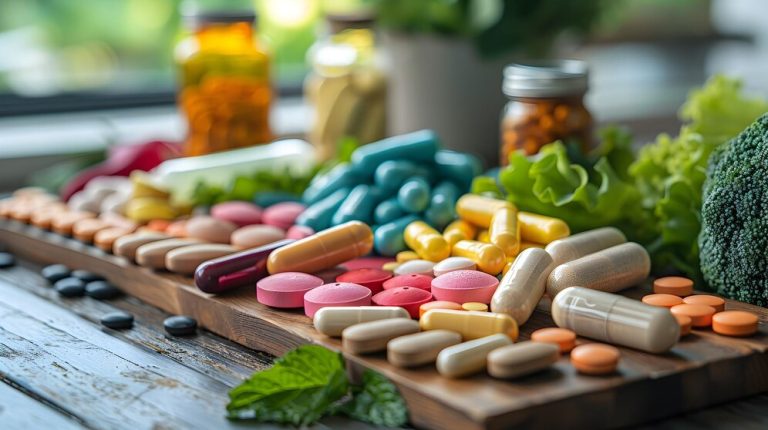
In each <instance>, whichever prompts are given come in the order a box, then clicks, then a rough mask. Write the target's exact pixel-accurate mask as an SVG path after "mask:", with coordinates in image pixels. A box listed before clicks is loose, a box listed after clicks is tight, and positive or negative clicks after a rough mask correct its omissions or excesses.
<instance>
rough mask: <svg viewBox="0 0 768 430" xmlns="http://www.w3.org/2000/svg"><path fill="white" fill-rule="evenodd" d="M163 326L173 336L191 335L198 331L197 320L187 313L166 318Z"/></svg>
mask: <svg viewBox="0 0 768 430" xmlns="http://www.w3.org/2000/svg"><path fill="white" fill-rule="evenodd" d="M163 327H164V328H165V331H167V332H168V334H170V335H171V336H189V335H191V334H195V332H196V331H197V321H196V320H195V319H194V318H190V317H188V316H186V315H175V316H172V317H168V318H166V319H165V321H163Z"/></svg>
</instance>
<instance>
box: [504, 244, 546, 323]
mask: <svg viewBox="0 0 768 430" xmlns="http://www.w3.org/2000/svg"><path fill="white" fill-rule="evenodd" d="M551 270H552V257H550V255H549V253H547V251H544V250H543V249H539V248H528V249H526V250H525V251H523V252H521V253H520V255H518V256H517V258H515V262H514V263H513V264H512V267H511V268H510V269H509V271H508V272H507V274H506V275H504V277H503V278H501V281H500V282H499V286H498V288H496V292H495V293H493V297H492V298H491V311H493V312H499V313H503V314H507V315H509V316H511V317H512V318H514V319H515V321H517V324H518V325H523V324H525V322H526V321H528V318H530V317H531V314H532V313H533V310H534V309H536V304H537V303H539V300H541V296H543V295H544V290H546V287H547V277H548V276H549V272H550V271H551Z"/></svg>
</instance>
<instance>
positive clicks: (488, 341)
mask: <svg viewBox="0 0 768 430" xmlns="http://www.w3.org/2000/svg"><path fill="white" fill-rule="evenodd" d="M511 343H512V340H511V339H510V338H509V337H508V336H507V335H505V334H501V333H497V334H492V335H490V336H486V337H481V338H479V339H474V340H470V341H468V342H464V343H460V344H458V345H454V346H449V347H448V348H445V349H444V350H442V351H440V354H438V355H437V371H438V372H440V374H441V375H443V376H446V377H449V378H460V377H462V376H467V375H471V374H473V373H477V372H481V371H482V370H483V369H485V366H486V359H487V358H488V354H489V353H490V352H491V351H493V350H494V349H496V348H500V347H502V346H505V345H509V344H511Z"/></svg>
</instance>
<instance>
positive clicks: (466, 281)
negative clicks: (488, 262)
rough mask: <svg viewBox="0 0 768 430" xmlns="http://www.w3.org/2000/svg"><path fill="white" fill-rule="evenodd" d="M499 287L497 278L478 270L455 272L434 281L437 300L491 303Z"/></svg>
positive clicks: (433, 290) (433, 292) (433, 288)
mask: <svg viewBox="0 0 768 430" xmlns="http://www.w3.org/2000/svg"><path fill="white" fill-rule="evenodd" d="M498 285H499V280H498V279H496V277H495V276H491V275H489V274H487V273H483V272H480V271H477V270H455V271H453V272H448V273H446V274H445V275H442V276H438V277H437V278H435V279H433V280H432V294H433V295H434V296H435V300H447V301H450V302H457V303H466V302H480V303H491V297H493V293H494V292H495V291H496V287H498Z"/></svg>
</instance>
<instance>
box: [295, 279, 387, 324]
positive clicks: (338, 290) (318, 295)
mask: <svg viewBox="0 0 768 430" xmlns="http://www.w3.org/2000/svg"><path fill="white" fill-rule="evenodd" d="M371 295H372V294H371V290H369V289H368V288H365V287H363V286H362V285H357V284H350V283H347V282H334V283H331V284H325V285H321V286H319V287H316V288H313V289H312V290H310V291H307V293H306V294H304V314H305V315H306V316H308V317H310V318H312V317H313V316H315V312H317V311H318V310H319V309H321V308H323V307H326V306H370V305H371Z"/></svg>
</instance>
